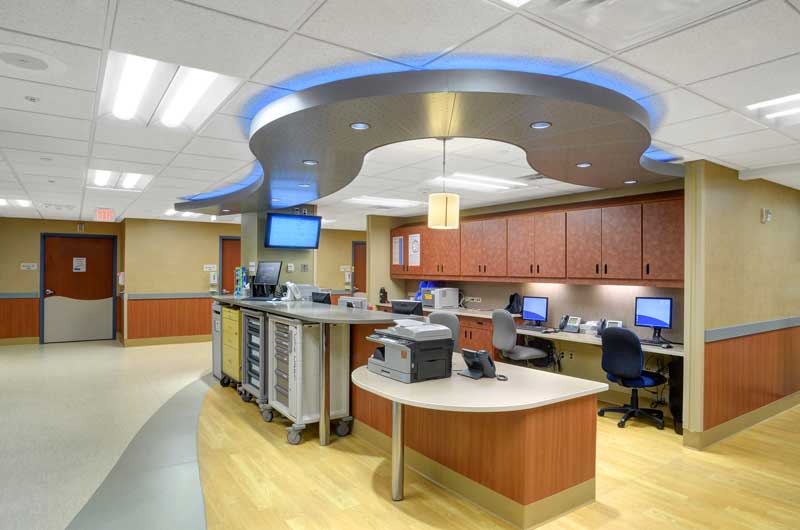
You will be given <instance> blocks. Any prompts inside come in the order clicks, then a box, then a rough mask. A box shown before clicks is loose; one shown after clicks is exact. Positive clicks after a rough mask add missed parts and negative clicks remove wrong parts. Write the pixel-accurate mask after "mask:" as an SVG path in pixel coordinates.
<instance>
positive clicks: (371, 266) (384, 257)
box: [367, 215, 408, 304]
mask: <svg viewBox="0 0 800 530" xmlns="http://www.w3.org/2000/svg"><path fill="white" fill-rule="evenodd" d="M407 222H408V219H404V218H402V217H386V216H383V215H368V216H367V300H368V302H369V303H370V304H377V303H378V300H379V296H378V292H379V291H380V288H381V287H384V288H386V291H387V292H388V293H389V298H390V299H391V298H402V297H403V296H404V294H403V291H404V290H405V281H403V280H393V279H392V277H391V275H390V274H389V270H390V268H389V266H390V260H391V251H390V249H391V245H392V238H391V236H390V231H391V230H392V228H395V227H396V226H400V225H401V224H405V223H407Z"/></svg>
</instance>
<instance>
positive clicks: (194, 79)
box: [161, 68, 218, 127]
mask: <svg viewBox="0 0 800 530" xmlns="http://www.w3.org/2000/svg"><path fill="white" fill-rule="evenodd" d="M187 70H188V71H189V72H188V74H187V75H186V76H184V78H183V81H182V82H181V84H180V86H178V89H177V90H176V91H175V94H173V96H172V99H171V100H170V102H169V105H168V106H167V109H166V110H165V111H164V115H163V116H161V123H163V124H164V125H166V126H167V127H177V126H178V125H180V124H181V123H183V120H185V119H186V116H188V115H189V112H191V110H192V109H193V108H194V106H195V105H197V102H198V101H199V100H200V98H201V97H203V95H204V94H205V93H206V92H207V91H208V88H209V87H210V86H211V84H212V83H213V82H214V81H215V80H216V79H217V77H218V74H216V73H214V72H208V71H206V70H199V69H197V68H188V69H187Z"/></svg>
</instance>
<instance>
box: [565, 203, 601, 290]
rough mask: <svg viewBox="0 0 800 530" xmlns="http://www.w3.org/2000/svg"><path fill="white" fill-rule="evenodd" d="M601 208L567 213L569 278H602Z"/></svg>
mask: <svg viewBox="0 0 800 530" xmlns="http://www.w3.org/2000/svg"><path fill="white" fill-rule="evenodd" d="M601 223H602V213H601V210H600V208H593V209H591V210H574V211H571V212H567V277H568V278H600V276H601V273H600V269H601V263H602V261H603V254H602V252H603V243H602V240H601V237H602V224H601Z"/></svg>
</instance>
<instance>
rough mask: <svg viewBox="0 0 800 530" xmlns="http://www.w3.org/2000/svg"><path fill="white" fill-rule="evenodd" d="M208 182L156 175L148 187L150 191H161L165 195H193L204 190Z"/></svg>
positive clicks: (173, 196)
mask: <svg viewBox="0 0 800 530" xmlns="http://www.w3.org/2000/svg"><path fill="white" fill-rule="evenodd" d="M206 186H208V182H205V181H202V180H188V179H173V178H168V177H161V176H159V177H156V178H155V179H153V181H152V182H151V183H150V185H149V186H148V187H147V191H148V193H159V194H161V195H163V196H169V197H171V198H177V197H180V196H183V195H191V194H194V193H200V192H201V191H203V190H204V189H205V188H206Z"/></svg>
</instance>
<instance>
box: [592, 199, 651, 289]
mask: <svg viewBox="0 0 800 530" xmlns="http://www.w3.org/2000/svg"><path fill="white" fill-rule="evenodd" d="M602 227H603V235H602V240H603V251H602V253H603V267H602V274H603V277H604V278H615V279H620V280H639V279H641V278H642V205H641V204H629V205H625V206H611V207H608V208H603V211H602Z"/></svg>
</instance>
